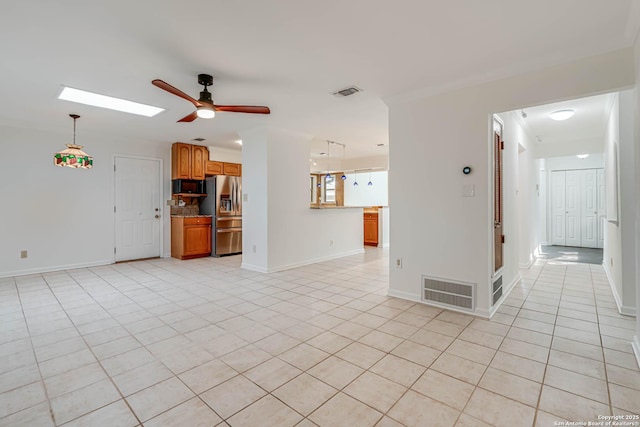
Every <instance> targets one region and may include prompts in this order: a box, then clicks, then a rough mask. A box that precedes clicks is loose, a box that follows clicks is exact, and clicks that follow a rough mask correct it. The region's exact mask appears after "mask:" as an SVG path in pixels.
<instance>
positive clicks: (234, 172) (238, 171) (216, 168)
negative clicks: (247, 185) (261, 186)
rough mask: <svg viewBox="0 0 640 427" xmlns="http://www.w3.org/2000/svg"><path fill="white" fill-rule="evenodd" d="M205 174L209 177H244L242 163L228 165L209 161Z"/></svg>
mask: <svg viewBox="0 0 640 427" xmlns="http://www.w3.org/2000/svg"><path fill="white" fill-rule="evenodd" d="M205 172H206V175H207V176H213V175H228V176H242V165H241V164H240V163H227V162H218V161H215V160H209V161H207V164H206V171H205Z"/></svg>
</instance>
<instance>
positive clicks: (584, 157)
mask: <svg viewBox="0 0 640 427" xmlns="http://www.w3.org/2000/svg"><path fill="white" fill-rule="evenodd" d="M576 157H577V158H579V159H586V158H587V157H589V155H588V154H576Z"/></svg>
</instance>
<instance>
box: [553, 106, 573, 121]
mask: <svg viewBox="0 0 640 427" xmlns="http://www.w3.org/2000/svg"><path fill="white" fill-rule="evenodd" d="M575 113H576V112H575V110H573V109H566V110H558V111H553V112H551V113H549V117H550V118H552V119H553V120H567V119H569V118H571V117H573V115H574V114H575Z"/></svg>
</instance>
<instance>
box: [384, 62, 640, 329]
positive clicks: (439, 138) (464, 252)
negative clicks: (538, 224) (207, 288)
mask: <svg viewBox="0 0 640 427" xmlns="http://www.w3.org/2000/svg"><path fill="white" fill-rule="evenodd" d="M633 82H634V70H633V57H632V52H631V50H630V49H626V50H622V51H617V52H613V53H609V54H605V55H599V56H596V57H591V58H586V59H583V60H580V61H575V62H572V63H569V64H564V65H561V66H556V67H551V68H547V69H543V70H537V71H534V72H531V73H527V74H524V75H520V76H516V77H512V78H508V79H504V80H500V81H496V82H491V83H487V84H483V85H478V86H474V87H470V88H465V89H461V90H456V91H452V92H448V93H441V94H435V95H432V96H429V97H426V98H418V99H414V98H407V97H405V98H397V99H395V100H389V101H388V104H389V114H390V117H389V119H390V120H389V126H390V128H389V131H390V132H389V133H390V144H389V148H390V155H389V159H390V165H389V166H390V167H389V169H390V170H392V171H393V173H392V174H390V175H389V206H390V209H392V210H393V215H392V217H391V234H392V235H393V245H392V246H391V249H390V259H391V260H395V259H396V258H402V259H403V268H401V269H397V268H395V267H394V266H391V270H390V283H389V285H390V289H389V294H391V295H395V296H399V297H404V298H408V299H413V300H419V299H420V276H421V275H422V274H428V275H430V276H435V277H441V278H445V279H452V280H456V281H463V282H470V283H477V285H478V287H477V309H476V313H477V314H479V315H483V316H489V315H490V310H491V307H490V292H489V290H490V278H491V273H492V270H493V268H492V265H491V250H492V248H491V234H492V231H493V228H492V220H491V215H490V212H491V201H490V200H491V199H490V194H491V192H490V188H491V187H490V182H491V179H490V175H491V174H490V169H489V165H490V160H491V155H490V147H491V143H490V142H491V114H492V113H493V112H498V111H511V110H515V109H517V108H519V107H521V106H523V105H539V104H544V103H549V102H555V101H559V100H562V99H571V98H578V97H582V96H587V95H593V94H597V93H605V92H610V91H614V90H618V89H621V88H624V87H629V86H630V85H632V84H633ZM465 165H470V166H472V167H473V169H474V171H473V173H472V174H471V175H469V176H464V175H462V172H461V169H462V167H463V166H465ZM465 184H473V185H475V190H476V191H475V197H462V194H461V193H462V191H461V190H462V186H463V185H465ZM516 261H517V260H516Z"/></svg>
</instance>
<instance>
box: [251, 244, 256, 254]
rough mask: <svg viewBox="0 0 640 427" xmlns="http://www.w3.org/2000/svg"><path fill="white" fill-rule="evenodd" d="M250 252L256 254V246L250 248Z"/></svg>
mask: <svg viewBox="0 0 640 427" xmlns="http://www.w3.org/2000/svg"><path fill="white" fill-rule="evenodd" d="M251 252H253V253H254V254H255V253H256V245H253V246H251Z"/></svg>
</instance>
